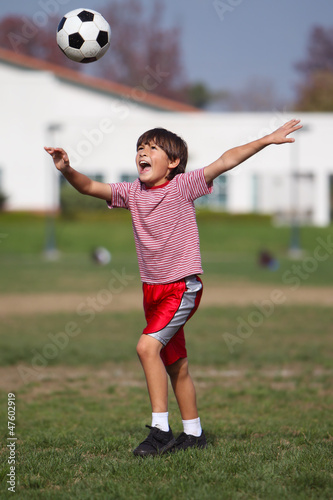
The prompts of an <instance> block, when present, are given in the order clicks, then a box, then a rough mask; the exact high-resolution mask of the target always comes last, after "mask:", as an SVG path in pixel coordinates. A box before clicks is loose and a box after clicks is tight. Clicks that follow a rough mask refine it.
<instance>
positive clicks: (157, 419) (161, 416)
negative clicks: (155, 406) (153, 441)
mask: <svg viewBox="0 0 333 500" xmlns="http://www.w3.org/2000/svg"><path fill="white" fill-rule="evenodd" d="M168 416H169V412H167V411H166V412H165V413H152V419H151V426H152V427H158V428H159V429H161V431H164V432H168V430H169V422H168Z"/></svg>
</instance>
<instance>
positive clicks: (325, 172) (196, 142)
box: [0, 49, 333, 225]
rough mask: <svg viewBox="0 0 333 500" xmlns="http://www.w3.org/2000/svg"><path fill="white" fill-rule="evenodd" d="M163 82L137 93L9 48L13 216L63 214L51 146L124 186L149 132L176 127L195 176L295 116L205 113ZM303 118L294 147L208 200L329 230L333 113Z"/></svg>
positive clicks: (3, 183)
mask: <svg viewBox="0 0 333 500" xmlns="http://www.w3.org/2000/svg"><path fill="white" fill-rule="evenodd" d="M160 78H161V76H160V75H159V74H158V72H157V71H155V69H154V68H150V69H148V70H147V75H146V78H144V81H143V83H142V85H141V86H138V87H136V88H129V87H125V86H122V85H118V84H114V83H110V82H106V81H104V80H99V79H95V78H91V77H87V76H83V75H82V74H79V73H77V72H74V71H72V70H68V69H64V68H61V67H58V66H54V65H52V64H49V63H46V62H43V61H39V60H36V59H33V58H30V57H26V56H22V55H18V54H15V53H12V52H9V51H5V50H3V49H0V82H1V90H2V92H1V100H2V103H1V115H2V119H1V123H0V134H1V135H0V137H1V158H0V191H1V192H3V193H4V194H5V195H6V196H7V202H6V205H5V208H6V210H28V211H50V210H56V209H58V208H59V177H58V176H57V172H56V171H55V169H54V167H53V164H52V160H51V158H50V157H49V156H48V155H47V154H46V153H45V151H44V149H43V147H44V146H45V145H50V146H56V145H57V146H61V147H63V148H64V149H66V150H67V151H68V153H69V156H70V159H71V164H72V166H73V167H74V168H77V169H78V170H80V171H82V172H83V173H87V174H88V175H94V176H99V178H101V179H103V180H104V181H105V182H112V181H115V182H116V181H120V180H123V179H128V178H132V177H133V176H136V168H135V162H134V158H135V145H136V140H137V138H138V137H139V135H141V133H142V132H144V131H145V130H148V129H150V128H153V127H164V128H168V129H170V130H172V131H174V132H176V133H178V134H180V135H181V136H182V137H183V138H184V139H185V140H186V142H187V143H188V146H189V165H188V169H189V170H191V169H195V168H200V167H202V166H205V165H207V164H208V163H210V162H211V161H213V160H215V159H216V158H218V157H219V156H220V155H221V154H222V153H223V151H225V150H226V149H229V148H231V147H233V146H236V145H239V144H242V143H245V142H249V141H250V140H253V139H255V138H257V137H260V136H262V135H265V134H266V133H268V132H270V131H272V130H273V129H274V128H277V127H278V126H280V125H282V124H283V122H285V121H287V120H288V119H290V118H291V117H292V116H289V115H287V114H281V113H278V112H276V113H274V112H272V113H232V114H231V113H230V114H229V113H203V112H200V111H197V110H195V108H192V107H191V106H186V105H183V104H180V103H176V102H174V101H171V100H168V99H164V98H161V97H157V96H154V95H153V94H151V93H150V91H153V90H154V89H156V88H157V87H158V84H159V82H160ZM298 117H299V118H301V119H302V122H303V124H304V129H303V130H301V131H299V132H298V133H297V134H295V138H296V142H295V143H294V144H288V145H283V146H271V147H269V148H266V149H265V150H264V151H262V152H260V153H259V154H258V155H256V156H255V157H253V158H252V159H250V160H248V161H247V162H246V163H244V164H243V165H241V166H239V167H237V168H236V169H235V170H233V171H232V172H230V173H229V174H226V175H224V176H221V177H220V178H219V180H218V181H216V182H215V189H214V194H213V195H211V196H210V197H209V198H208V199H207V200H204V201H205V202H207V203H209V204H210V205H211V206H214V207H216V208H218V209H223V210H226V211H228V212H233V213H244V212H245V213H246V212H258V213H267V214H274V215H276V217H277V218H278V219H279V220H280V221H282V222H284V221H288V220H289V219H290V217H291V216H292V215H294V214H295V213H296V214H297V216H298V217H299V218H300V219H301V220H303V221H305V222H308V223H312V224H315V225H327V224H328V223H329V222H330V214H331V211H332V203H333V202H332V197H331V193H332V185H333V181H332V179H333V157H332V156H333V155H332V153H331V151H330V140H331V133H332V130H333V114H331V113H325V114H305V113H300V114H299V115H298Z"/></svg>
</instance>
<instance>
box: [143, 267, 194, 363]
mask: <svg viewBox="0 0 333 500" xmlns="http://www.w3.org/2000/svg"><path fill="white" fill-rule="evenodd" d="M202 288H203V286H202V281H201V279H200V278H199V277H198V276H195V275H193V276H188V277H187V278H184V279H181V280H179V281H175V282H174V283H167V284H162V285H150V284H148V283H143V306H144V311H145V316H146V321H147V326H146V328H145V329H144V330H143V333H144V334H146V335H149V336H151V337H154V338H155V339H157V340H159V341H160V342H161V343H162V344H163V346H164V347H163V348H162V350H161V358H162V361H163V363H164V365H165V366H168V365H171V364H172V363H175V362H176V361H178V359H180V358H186V357H187V352H186V346H185V337H184V328H183V327H184V325H185V323H186V322H187V321H188V320H189V319H190V318H191V316H193V314H194V313H195V311H196V310H197V309H198V306H199V303H200V299H201V295H202Z"/></svg>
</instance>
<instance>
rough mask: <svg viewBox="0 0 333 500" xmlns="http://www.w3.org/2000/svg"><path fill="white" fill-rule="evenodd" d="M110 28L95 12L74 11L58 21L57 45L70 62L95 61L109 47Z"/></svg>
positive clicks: (88, 10)
mask: <svg viewBox="0 0 333 500" xmlns="http://www.w3.org/2000/svg"><path fill="white" fill-rule="evenodd" d="M110 38H111V28H110V25H109V23H108V22H107V21H106V20H105V19H104V17H103V16H102V15H101V14H100V13H99V12H96V11H95V10H91V9H75V10H72V11H71V12H68V14H66V15H65V16H64V17H63V18H62V19H61V21H60V23H59V26H58V32H57V44H58V46H59V48H60V49H61V50H62V51H63V53H64V54H65V55H66V56H67V57H68V58H69V59H71V60H72V61H76V62H80V63H90V62H93V61H97V59H100V58H101V57H102V56H104V54H105V52H106V51H107V50H108V48H109V47H110Z"/></svg>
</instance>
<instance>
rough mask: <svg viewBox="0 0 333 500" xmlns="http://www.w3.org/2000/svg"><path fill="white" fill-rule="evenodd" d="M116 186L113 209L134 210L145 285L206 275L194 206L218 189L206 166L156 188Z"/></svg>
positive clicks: (132, 184)
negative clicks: (208, 178)
mask: <svg viewBox="0 0 333 500" xmlns="http://www.w3.org/2000/svg"><path fill="white" fill-rule="evenodd" d="M110 186H111V192H112V204H111V205H110V204H108V206H109V208H113V207H117V208H127V209H128V210H130V212H131V215H132V225H133V231H134V239H135V246H136V251H137V256H138V262H139V270H140V276H141V280H142V281H143V282H145V283H152V284H157V283H171V282H172V281H177V280H179V279H181V278H185V277H186V276H190V275H191V274H201V273H202V272H203V271H202V267H201V256H200V246H199V232H198V227H197V222H196V217H195V207H194V200H196V199H197V198H199V197H200V196H204V195H206V194H209V193H211V191H212V185H209V186H208V185H207V183H206V181H205V177H204V169H203V168H202V169H199V170H194V171H192V172H186V173H184V174H178V175H176V177H174V178H173V179H172V180H171V181H170V182H167V183H166V184H163V185H161V186H155V187H153V188H148V187H147V186H146V185H145V184H143V183H142V182H141V181H140V180H139V179H137V180H135V181H134V182H132V183H131V182H120V183H114V184H110Z"/></svg>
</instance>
